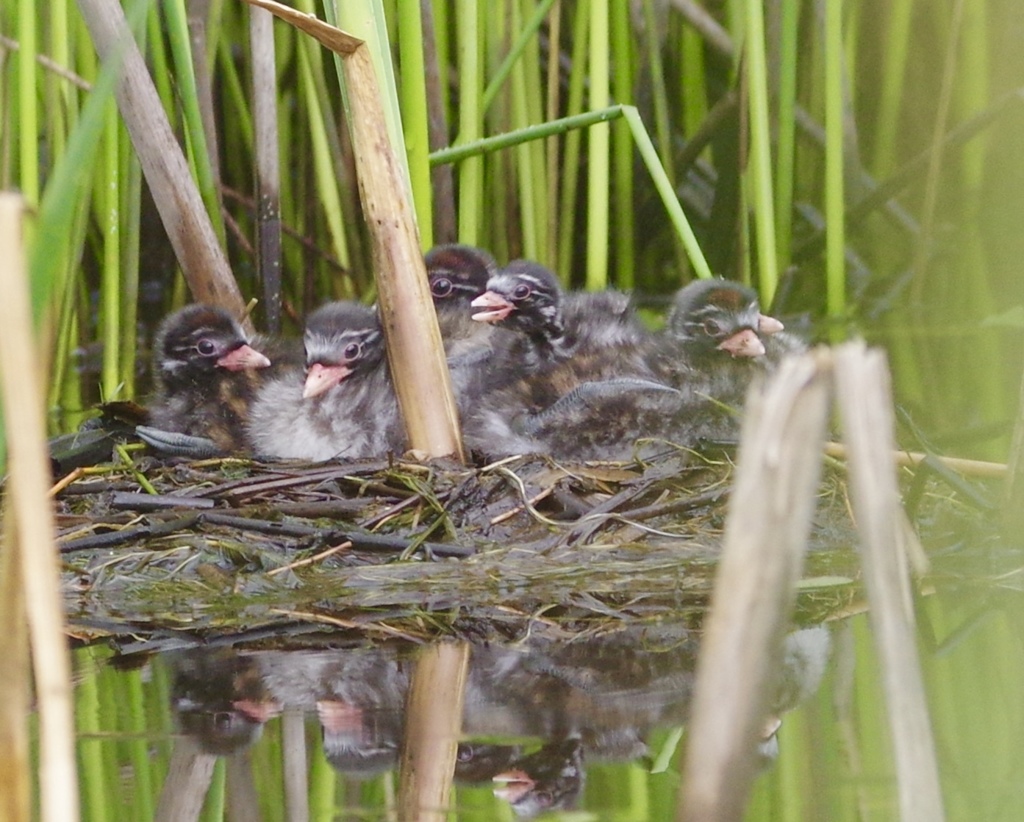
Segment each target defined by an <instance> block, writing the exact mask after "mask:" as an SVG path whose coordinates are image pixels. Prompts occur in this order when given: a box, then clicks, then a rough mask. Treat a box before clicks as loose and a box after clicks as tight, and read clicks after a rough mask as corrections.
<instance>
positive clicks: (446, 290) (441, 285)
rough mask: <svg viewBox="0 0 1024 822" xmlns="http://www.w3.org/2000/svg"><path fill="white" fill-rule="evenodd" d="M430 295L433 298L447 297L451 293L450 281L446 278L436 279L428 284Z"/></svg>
mask: <svg viewBox="0 0 1024 822" xmlns="http://www.w3.org/2000/svg"><path fill="white" fill-rule="evenodd" d="M430 293H431V294H433V295H434V296H435V297H447V296H448V295H449V294H451V293H452V281H451V280H449V279H448V278H447V277H438V278H437V279H436V280H433V281H432V282H431V283H430Z"/></svg>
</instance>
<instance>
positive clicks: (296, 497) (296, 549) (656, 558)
mask: <svg viewBox="0 0 1024 822" xmlns="http://www.w3.org/2000/svg"><path fill="white" fill-rule="evenodd" d="M139 448H140V447H138V446H127V447H126V446H124V445H118V446H117V448H116V451H115V453H116V455H117V457H118V459H117V461H116V462H115V463H113V464H105V465H101V466H95V467H91V468H79V469H76V470H75V471H72V472H71V473H70V474H69V475H68V476H67V477H66V478H65V480H64V481H62V482H60V483H58V485H57V486H56V488H57V489H58V490H57V491H56V504H57V524H58V529H59V531H58V535H59V547H60V551H61V553H62V556H63V559H64V563H65V564H64V568H65V581H66V590H67V596H66V601H67V606H68V612H69V619H70V622H71V625H72V628H73V630H74V631H75V633H76V634H77V635H78V636H79V637H80V638H81V639H83V640H91V639H95V638H98V637H102V636H111V637H124V636H127V635H129V634H130V635H131V637H133V640H132V641H137V640H138V639H139V638H142V639H144V640H146V641H155V640H157V639H158V638H160V637H162V638H163V639H162V640H160V641H161V642H163V641H166V640H167V638H168V637H170V636H177V637H179V638H180V636H181V635H182V634H188V635H190V636H191V637H193V638H203V639H208V638H209V637H211V636H215V635H232V636H237V635H239V634H246V633H248V634H251V633H252V632H256V633H258V634H260V635H268V634H271V633H274V632H278V633H281V632H284V633H287V632H288V631H293V630H298V631H306V630H309V629H312V628H328V627H330V628H334V629H344V630H349V631H352V632H355V633H357V634H361V635H364V636H375V637H404V638H413V639H423V640H426V639H430V638H435V637H437V636H444V635H460V634H471V635H473V636H474V638H481V634H482V635H484V637H489V636H491V635H494V634H499V635H502V636H506V637H508V636H516V635H520V634H521V632H522V631H523V630H530V631H537V630H543V631H546V632H549V633H552V634H554V635H558V634H561V633H565V632H568V633H573V632H575V631H578V630H591V629H593V627H594V624H595V623H594V622H593V620H594V619H595V618H599V619H600V620H603V621H605V622H607V621H609V620H610V621H611V622H612V623H613V624H620V625H621V624H622V623H623V622H624V621H635V620H641V619H643V620H647V619H659V618H662V617H666V616H669V615H671V616H672V618H674V619H678V618H679V617H680V616H681V615H685V614H686V613H688V612H691V611H692V612H694V613H699V612H700V611H701V610H702V609H703V607H704V605H705V604H706V598H707V594H708V593H709V590H710V587H711V582H712V574H713V570H714V559H715V558H716V556H717V553H718V550H719V547H720V542H721V538H722V532H723V526H724V521H725V508H726V502H727V499H728V496H729V488H730V484H731V477H732V472H733V469H734V465H733V462H732V460H731V458H730V456H729V455H728V454H725V453H718V454H716V455H714V456H710V455H699V454H695V453H693V452H689V451H686V452H683V451H679V450H676V449H670V448H666V451H665V453H664V454H662V455H661V456H659V457H657V458H655V459H651V460H649V461H645V462H642V463H641V462H634V463H614V464H612V463H602V464H582V465H580V464H564V463H557V462H555V461H553V460H551V459H548V458H543V457H519V458H514V459H508V460H504V461H501V462H498V463H494V464H491V465H487V466H485V467H483V468H468V467H465V466H461V465H456V464H453V463H450V462H444V461H434V462H431V463H427V464H423V463H417V462H411V461H405V460H402V459H392V460H378V461H359V462H349V463H320V464H316V465H300V464H284V463H274V464H266V463H260V462H256V461H252V460H240V459H217V460H205V461H198V462H197V461H190V462H186V461H180V460H171V461H167V460H158V459H156V458H154V457H151V456H148V455H146V454H145V453H144V452H142V451H141V450H138V449H139ZM818 510H819V513H818V517H817V521H816V523H815V528H814V534H813V537H812V540H813V542H812V550H813V549H817V550H815V551H814V557H816V559H815V558H812V565H811V568H812V570H811V573H814V574H816V575H817V576H818V579H819V580H822V581H823V587H824V588H826V589H827V588H830V587H833V588H834V587H835V585H837V584H838V583H839V582H842V581H847V582H848V577H847V575H848V574H849V573H850V572H851V571H850V569H851V568H852V566H853V563H852V561H851V559H850V557H849V554H848V552H845V551H840V552H826V551H822V550H821V549H825V548H837V547H839V548H842V547H846V546H848V545H850V544H851V530H850V526H849V521H848V518H847V515H846V504H845V486H844V483H843V480H842V475H841V473H840V472H831V473H829V474H828V475H827V476H826V479H825V481H824V483H823V485H822V490H821V504H820V505H819V508H818ZM840 557H845V559H840ZM812 587H813V586H812ZM841 587H843V586H841ZM848 589H849V586H845V588H844V590H846V593H845V594H844V598H848V596H849V590H848ZM829 599H830V602H831V597H830V598H829ZM831 605H834V602H831ZM831 605H830V607H831Z"/></svg>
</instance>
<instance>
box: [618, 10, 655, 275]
mask: <svg viewBox="0 0 1024 822" xmlns="http://www.w3.org/2000/svg"><path fill="white" fill-rule="evenodd" d="M610 12H611V20H610V23H609V25H610V36H611V50H612V61H613V65H614V66H615V72H614V74H613V75H612V94H613V95H614V96H615V101H616V102H617V103H620V104H626V103H631V102H632V101H633V83H634V71H633V34H632V25H631V24H630V20H629V6H628V4H626V3H612V4H611V8H610ZM662 90H664V86H663V87H662ZM612 174H613V178H614V184H615V185H614V188H613V191H614V196H615V202H616V204H617V206H618V208H617V209H616V214H615V220H614V221H613V227H612V231H613V235H612V240H613V245H614V248H615V266H614V270H615V285H616V286H618V287H619V288H625V289H629V288H633V286H634V285H635V283H636V242H635V236H636V222H635V220H634V219H633V208H632V203H633V138H632V135H631V134H630V130H629V123H628V122H627V121H625V120H617V121H616V122H615V123H614V124H613V125H612Z"/></svg>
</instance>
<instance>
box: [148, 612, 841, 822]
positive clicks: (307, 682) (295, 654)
mask: <svg viewBox="0 0 1024 822" xmlns="http://www.w3.org/2000/svg"><path fill="white" fill-rule="evenodd" d="M697 644H698V636H697V633H696V632H694V631H692V630H689V629H686V628H681V627H678V626H675V627H665V626H659V627H656V628H645V629H636V630H627V631H621V632H618V633H614V634H610V635H607V636H603V637H597V638H592V639H589V640H588V641H575V642H572V643H567V644H555V643H551V642H548V641H539V640H531V641H528V642H523V643H520V644H517V645H515V646H498V645H475V646H473V647H472V649H471V654H470V663H469V675H468V681H467V684H466V693H465V706H464V711H463V722H462V742H461V744H460V746H459V750H458V759H457V763H456V766H455V780H456V782H459V783H463V784H471V783H481V782H490V781H491V780H493V781H494V785H495V786H496V787H495V793H496V794H497V795H498V796H499V797H501V798H503V799H505V800H507V801H508V802H510V803H511V805H512V807H513V808H514V810H515V811H516V813H517V814H519V815H522V816H531V815H534V814H536V813H538V812H540V811H543V810H547V809H553V808H569V807H573V806H574V804H575V803H576V801H577V799H578V797H579V796H580V793H581V791H582V789H583V784H584V767H583V765H584V763H587V764H588V765H589V764H592V763H597V762H613V761H614V762H624V761H631V760H638V759H640V760H645V759H649V757H650V753H651V752H650V751H649V749H648V746H647V739H648V738H649V735H650V733H651V732H652V730H654V729H656V728H659V727H661V728H663V727H670V726H679V725H682V724H683V723H684V722H685V720H686V712H687V706H688V703H689V698H690V691H691V687H692V684H693V676H694V669H695V664H696V652H697ZM829 647H830V642H829V633H828V630H827V629H825V628H824V627H815V628H809V629H805V630H801V631H796V632H794V633H792V634H790V636H789V637H788V638H787V640H786V645H785V653H784V654H783V658H782V659H781V660H780V666H779V669H778V678H777V683H776V686H775V694H774V696H773V698H772V700H771V706H772V707H771V716H769V717H768V718H766V726H765V727H766V731H765V741H764V743H763V745H762V749H761V753H762V756H763V757H764V758H765V760H766V761H768V760H770V759H771V758H773V757H774V754H775V752H777V741H776V737H775V730H776V729H777V728H778V725H779V717H780V716H781V714H782V713H784V712H785V711H787V710H789V709H790V708H792V707H794V706H795V705H796V704H797V703H799V702H800V701H802V700H803V699H805V698H806V697H808V696H809V695H810V694H811V693H813V691H814V690H815V689H816V688H817V686H818V684H819V682H820V681H821V677H822V675H823V673H824V669H825V666H826V662H827V658H828V654H829ZM166 659H167V661H168V662H169V664H170V666H171V669H172V671H173V674H174V679H173V686H172V701H173V708H174V712H175V714H176V715H177V719H178V724H179V727H180V729H181V730H182V731H183V732H184V733H185V734H187V735H189V736H191V737H193V738H194V739H195V741H196V743H197V744H198V745H199V747H200V748H201V749H202V750H203V751H204V752H206V753H210V754H218V755H222V754H228V753H231V752H233V751H238V750H241V749H243V748H245V747H247V746H249V745H251V744H252V743H253V742H255V741H256V740H257V739H258V738H259V736H260V731H261V728H262V726H263V724H264V723H265V722H266V721H267V720H269V719H271V718H272V717H275V716H278V715H279V714H281V713H282V712H283V711H285V710H289V711H295V710H301V711H304V712H306V713H307V715H310V716H314V715H315V717H316V718H317V721H318V723H319V726H320V732H321V734H322V739H323V749H324V752H325V754H326V757H327V759H328V761H329V762H330V764H331V765H332V766H333V767H334V768H335V769H336V770H338V771H339V772H341V773H343V774H345V775H347V776H348V777H350V778H356V779H366V778H368V777H371V776H374V775H377V774H380V773H382V772H384V771H386V770H390V769H393V768H395V767H397V765H398V760H399V751H400V747H401V744H402V734H403V728H404V709H405V704H406V693H407V690H408V687H409V682H410V676H411V674H412V671H413V668H414V665H415V656H414V655H413V653H412V652H411V650H410V649H408V648H401V647H398V646H391V645H389V646H382V647H379V648H373V649H359V650H316V651H290V652H289V651H234V650H223V649H221V650H204V651H189V652H177V653H173V654H168V655H167V657H166ZM538 742H539V746H538V744H537V743H538Z"/></svg>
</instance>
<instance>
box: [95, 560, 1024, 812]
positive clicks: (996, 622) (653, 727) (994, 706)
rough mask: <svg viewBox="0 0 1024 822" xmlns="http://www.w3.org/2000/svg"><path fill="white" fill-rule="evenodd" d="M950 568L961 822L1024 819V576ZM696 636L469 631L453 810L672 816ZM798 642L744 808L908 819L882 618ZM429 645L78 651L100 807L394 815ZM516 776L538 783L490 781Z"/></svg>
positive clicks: (651, 629) (943, 667) (943, 702)
mask: <svg viewBox="0 0 1024 822" xmlns="http://www.w3.org/2000/svg"><path fill="white" fill-rule="evenodd" d="M957 559H958V558H956V557H954V560H957ZM938 565H939V571H940V573H939V574H938V575H937V578H936V580H935V581H934V583H931V584H929V585H928V586H927V588H926V589H925V590H924V592H923V593H924V595H923V596H921V597H919V599H918V609H917V619H918V626H919V634H920V653H921V658H922V664H923V668H924V672H925V676H926V681H927V687H928V693H929V699H930V705H929V707H930V710H931V712H932V718H933V725H934V728H935V738H936V746H937V749H938V758H939V764H940V770H941V773H942V779H943V787H944V792H945V800H946V807H947V814H948V818H949V819H962V820H981V819H984V820H1001V819H1006V820H1011V819H1013V820H1016V819H1021V818H1024V783H1022V782H1021V780H1020V778H1019V776H1020V773H1021V766H1022V765H1024V727H1022V726H1024V700H1022V699H1021V694H1022V693H1024V647H1022V641H1021V636H1022V630H1021V629H1022V628H1024V608H1022V604H1024V599H1022V597H1021V594H1020V590H1019V589H1020V586H1021V585H1022V584H1024V570H1022V569H1021V568H1019V567H1015V564H1014V561H1013V553H1012V552H1009V553H1007V554H1004V555H1001V557H1000V560H999V562H993V563H991V569H990V570H991V571H992V572H993V573H991V574H989V575H988V576H987V577H984V578H982V577H981V576H979V575H978V574H977V573H973V574H972V575H971V576H970V577H968V576H965V575H963V574H962V569H961V568H960V567H959V565H960V563H959V562H958V561H953V562H943V561H942V558H940V561H939V562H938ZM971 565H973V566H974V567H975V570H976V563H971ZM943 566H945V570H943ZM997 566H998V567H997ZM698 642H699V636H698V633H697V632H696V631H695V630H693V629H691V628H689V627H687V626H683V625H672V624H666V623H659V624H657V625H652V626H646V627H637V628H631V629H628V630H622V631H618V632H615V633H611V634H608V635H605V636H598V637H593V638H590V639H577V640H575V641H573V642H570V643H567V644H566V643H552V642H548V641H543V642H542V641H537V640H531V639H529V638H527V639H525V640H524V641H522V642H520V643H517V644H515V645H505V646H498V645H473V646H470V648H469V665H468V677H467V682H466V687H465V697H464V699H465V702H464V708H463V712H462V735H461V738H460V744H459V753H458V764H457V766H456V772H455V787H454V790H453V792H452V804H453V807H454V809H455V811H454V816H453V817H452V818H456V819H459V820H475V819H513V818H516V817H517V816H518V815H520V814H529V813H530V812H535V811H537V810H539V809H542V808H545V807H547V806H552V807H555V808H562V809H576V810H577V811H585V812H586V813H585V815H583V816H574V817H572V818H585V819H608V820H612V819H638V820H642V819H652V820H660V819H666V820H667V819H672V818H673V817H674V814H675V807H676V803H677V801H678V799H677V797H678V795H679V792H680V790H681V788H680V778H679V762H680V757H681V756H682V753H683V750H684V747H685V723H686V720H687V710H688V707H687V706H688V702H689V697H690V691H691V687H692V683H693V672H694V664H695V660H696V651H697V646H698ZM785 648H786V650H785V653H784V654H783V656H782V657H780V658H779V660H778V667H777V680H776V683H775V685H774V686H773V691H772V693H771V695H770V697H769V701H770V704H771V705H772V717H773V718H777V719H778V720H779V721H778V722H777V723H776V722H771V723H769V725H768V727H766V736H765V739H764V740H763V742H762V743H761V746H760V749H759V752H760V761H761V765H762V772H761V775H760V776H759V778H758V781H757V783H756V785H755V789H754V794H753V798H752V801H751V804H750V808H749V812H748V816H747V818H748V819H756V820H769V819H771V820H776V819H786V820H789V819H793V820H847V819H848V820H865V819H868V820H889V819H896V818H898V813H897V805H896V785H895V781H894V773H893V767H892V761H891V755H890V744H889V739H888V731H887V729H886V725H885V706H884V702H883V699H882V697H881V691H880V686H879V678H878V671H877V667H876V665H875V657H874V652H873V648H872V637H871V632H870V628H869V625H868V621H867V618H866V616H865V615H863V614H859V615H854V616H851V617H848V618H844V619H836V620H834V621H831V622H829V623H827V624H820V625H811V626H806V627H802V628H799V629H796V630H794V631H793V632H792V633H791V634H790V635H789V636H788V637H787V639H786V645H785ZM420 652H421V650H420V649H417V648H414V647H410V646H403V645H397V644H395V645H388V644H386V645H383V646H379V647H362V648H333V649H332V648H330V647H326V648H310V649H308V650H293V651H270V650H241V649H232V648H206V649H187V650H182V651H176V652H172V653H166V654H162V655H159V656H153V657H149V658H143V657H141V656H140V657H138V658H136V657H122V658H120V659H116V660H115V659H112V658H111V657H110V654H109V653H106V652H101V651H99V650H96V649H84V650H82V651H79V652H78V654H77V661H78V668H79V676H80V685H79V688H78V706H77V707H78V721H79V723H80V729H81V732H82V738H81V741H80V743H79V744H80V755H81V763H82V776H83V784H82V792H83V804H84V806H85V807H86V808H89V809H90V813H89V816H90V817H95V818H103V816H104V813H103V812H102V811H101V810H100V809H101V808H105V809H106V813H105V816H106V817H107V818H113V819H149V818H152V817H153V816H154V814H155V813H156V808H158V807H161V806H162V807H168V803H170V804H173V801H174V800H177V801H179V802H180V801H181V800H182V798H183V797H186V796H189V797H192V798H193V799H194V801H196V802H199V801H200V800H201V801H203V802H204V803H205V810H204V811H203V813H204V814H208V815H206V816H205V817H204V818H222V816H221V809H222V808H224V807H228V806H232V807H235V808H236V809H237V808H238V807H239V803H241V808H242V809H243V811H242V813H243V816H241V817H236V818H263V819H283V818H287V816H286V808H289V807H290V808H292V809H293V813H297V814H298V815H297V816H292V817H291V818H307V816H306V814H308V818H311V819H386V818H389V817H388V809H389V808H393V805H394V802H395V797H396V791H397V784H398V763H399V755H400V749H401V746H402V738H403V731H404V728H405V724H406V723H405V720H406V716H405V703H406V695H407V692H408V689H409V685H410V680H411V678H412V677H413V675H414V671H415V668H416V665H417V664H418V655H419V653H420ZM776 725H777V728H776ZM769 732H771V733H769ZM513 772H520V773H525V774H527V775H529V777H530V779H531V780H532V781H530V782H527V781H520V782H512V783H508V782H500V781H499V782H495V781H494V779H493V777H494V776H495V775H500V774H506V775H507V774H509V773H513ZM183 774H184V776H183ZM161 803H163V805H162V804H161ZM247 803H248V804H247ZM253 814H254V815H253ZM176 818H194V816H179V817H176ZM565 818H569V817H565Z"/></svg>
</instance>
